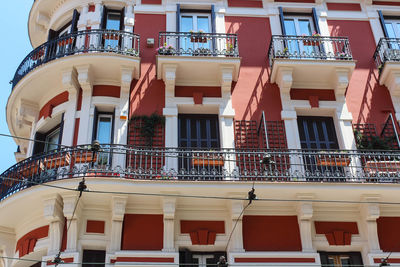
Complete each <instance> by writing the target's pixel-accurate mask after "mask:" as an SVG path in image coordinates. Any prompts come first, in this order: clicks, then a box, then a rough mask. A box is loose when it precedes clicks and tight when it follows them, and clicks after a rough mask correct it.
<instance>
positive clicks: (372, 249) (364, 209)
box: [360, 195, 382, 253]
mask: <svg viewBox="0 0 400 267" xmlns="http://www.w3.org/2000/svg"><path fill="white" fill-rule="evenodd" d="M361 200H362V201H371V202H372V201H379V200H380V196H379V195H364V196H363V197H362V198H361ZM360 208H361V218H362V228H364V230H365V232H366V235H367V236H366V237H367V241H368V252H369V253H381V252H382V250H381V248H380V245H379V238H378V227H377V223H376V220H377V219H378V218H379V216H380V208H379V204H372V203H371V204H369V203H366V204H361V206H360Z"/></svg>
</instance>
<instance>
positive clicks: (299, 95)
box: [290, 88, 336, 101]
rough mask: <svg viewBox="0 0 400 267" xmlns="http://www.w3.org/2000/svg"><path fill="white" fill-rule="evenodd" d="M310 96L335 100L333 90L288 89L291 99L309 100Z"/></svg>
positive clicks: (322, 99)
mask: <svg viewBox="0 0 400 267" xmlns="http://www.w3.org/2000/svg"><path fill="white" fill-rule="evenodd" d="M310 96H317V97H318V99H319V100H320V101H336V97H335V91H334V90H325V89H297V88H292V89H291V90H290V99H292V100H309V99H310Z"/></svg>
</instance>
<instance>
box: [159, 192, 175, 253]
mask: <svg viewBox="0 0 400 267" xmlns="http://www.w3.org/2000/svg"><path fill="white" fill-rule="evenodd" d="M162 206H163V212H164V247H163V249H162V251H163V252H175V243H174V241H175V240H174V239H175V231H174V229H175V208H176V198H174V197H164V198H163V200H162Z"/></svg>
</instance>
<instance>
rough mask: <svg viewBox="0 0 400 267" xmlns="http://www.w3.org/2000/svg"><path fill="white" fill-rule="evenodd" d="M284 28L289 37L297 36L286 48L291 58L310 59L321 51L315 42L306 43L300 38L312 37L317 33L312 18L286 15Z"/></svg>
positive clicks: (289, 40) (288, 42) (290, 40)
mask: <svg viewBox="0 0 400 267" xmlns="http://www.w3.org/2000/svg"><path fill="white" fill-rule="evenodd" d="M284 27H285V32H286V35H287V36H297V37H294V38H293V39H290V38H289V39H288V40H287V43H286V47H287V49H288V52H289V55H290V56H293V57H296V56H299V57H310V56H312V55H313V54H314V53H316V52H318V51H319V47H318V46H317V45H315V42H306V41H303V40H302V39H301V38H299V36H311V35H312V34H313V33H314V32H315V27H314V24H313V19H312V17H311V16H287V15H285V17H284Z"/></svg>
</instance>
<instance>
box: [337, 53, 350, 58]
mask: <svg viewBox="0 0 400 267" xmlns="http://www.w3.org/2000/svg"><path fill="white" fill-rule="evenodd" d="M337 57H338V58H339V59H348V58H349V56H348V55H347V54H346V53H345V52H340V53H338V55H337Z"/></svg>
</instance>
